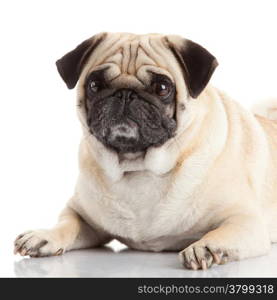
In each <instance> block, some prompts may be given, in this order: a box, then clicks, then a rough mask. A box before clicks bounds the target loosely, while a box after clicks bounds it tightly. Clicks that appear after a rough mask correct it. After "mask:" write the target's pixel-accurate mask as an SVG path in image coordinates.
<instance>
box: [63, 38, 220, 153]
mask: <svg viewBox="0 0 277 300" xmlns="http://www.w3.org/2000/svg"><path fill="white" fill-rule="evenodd" d="M216 66H217V62H216V59H215V58H214V57H213V56H212V55H211V54H210V53H209V52H208V51H207V50H205V49H204V48H202V47H201V46H199V45H197V44H195V43H193V42H192V41H189V40H185V39H182V38H180V37H177V36H162V35H134V34H127V33H125V34H99V35H97V36H94V37H92V38H91V39H89V40H86V41H85V42H83V43H82V44H80V45H79V46H78V47H77V48H76V49H74V50H73V51H71V52H69V53H68V54H66V55H65V56H64V57H62V58H61V59H60V60H58V61H57V67H58V70H59V72H60V74H61V76H62V78H63V79H64V81H65V82H66V84H67V86H68V87H69V88H73V87H74V86H75V85H76V83H77V81H78V80H79V97H78V98H79V108H80V110H81V113H82V116H83V120H84V121H85V126H86V127H87V129H88V130H89V132H90V133H91V134H92V135H94V136H95V137H96V138H97V139H98V140H99V141H100V142H101V143H102V144H104V145H105V146H106V147H108V148H109V149H112V150H114V151H116V152H119V153H128V152H143V151H146V150H147V149H148V148H149V147H159V146H161V145H163V144H164V143H165V142H166V141H167V140H169V139H170V138H172V137H173V136H174V135H175V134H176V131H177V129H178V115H179V114H180V113H181V112H182V111H183V110H185V103H186V101H187V100H188V99H189V98H197V96H198V95H199V94H200V93H201V92H202V90H203V89H204V88H205V86H206V84H207V83H208V81H209V79H210V77H211V75H212V73H213V71H214V69H215V67H216Z"/></svg>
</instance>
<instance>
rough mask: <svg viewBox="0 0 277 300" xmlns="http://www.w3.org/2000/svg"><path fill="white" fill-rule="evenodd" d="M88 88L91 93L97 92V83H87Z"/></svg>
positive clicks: (92, 81)
mask: <svg viewBox="0 0 277 300" xmlns="http://www.w3.org/2000/svg"><path fill="white" fill-rule="evenodd" d="M89 88H90V90H91V91H92V92H93V93H96V92H97V91H98V90H99V83H98V82H97V81H94V80H91V81H90V83H89Z"/></svg>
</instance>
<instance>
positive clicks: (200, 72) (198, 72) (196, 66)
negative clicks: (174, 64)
mask: <svg viewBox="0 0 277 300" xmlns="http://www.w3.org/2000/svg"><path fill="white" fill-rule="evenodd" d="M167 42H168V45H169V47H170V49H171V50H172V52H173V54H174V55H175V57H176V59H177V60H178V62H179V64H180V65H181V68H182V71H183V75H184V78H185V82H186V84H187V87H188V90H189V94H190V96H191V97H192V98H197V97H198V95H199V94H200V93H201V92H202V91H203V89H204V88H205V87H206V85H207V84H208V82H209V80H210V78H211V76H212V74H213V72H214V70H215V68H216V67H217V66H218V62H217V60H216V58H215V57H214V56H213V55H212V54H211V53H210V52H209V51H207V50H206V49H205V48H203V47H201V46H200V45H198V44H196V43H194V42H192V41H190V40H186V39H184V40H183V41H182V43H181V45H179V46H177V45H174V43H172V42H171V41H169V40H167Z"/></svg>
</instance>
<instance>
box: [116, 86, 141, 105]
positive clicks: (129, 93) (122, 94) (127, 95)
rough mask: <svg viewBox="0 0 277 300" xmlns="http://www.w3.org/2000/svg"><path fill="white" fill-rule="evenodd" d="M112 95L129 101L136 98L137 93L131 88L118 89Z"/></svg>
mask: <svg viewBox="0 0 277 300" xmlns="http://www.w3.org/2000/svg"><path fill="white" fill-rule="evenodd" d="M114 96H115V97H116V98H118V99H122V100H124V101H126V102H127V101H131V100H134V99H136V98H137V94H136V92H135V91H133V90H131V89H120V90H117V91H116V92H115V93H114Z"/></svg>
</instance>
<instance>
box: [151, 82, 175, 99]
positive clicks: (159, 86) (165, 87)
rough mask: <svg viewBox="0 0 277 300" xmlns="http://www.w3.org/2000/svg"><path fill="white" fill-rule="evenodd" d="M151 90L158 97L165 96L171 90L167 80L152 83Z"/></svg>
mask: <svg viewBox="0 0 277 300" xmlns="http://www.w3.org/2000/svg"><path fill="white" fill-rule="evenodd" d="M153 91H154V92H155V94H157V95H158V96H159V97H163V98H164V97H167V96H168V95H169V94H170V92H171V86H170V85H169V84H168V83H167V82H155V83H153Z"/></svg>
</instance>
